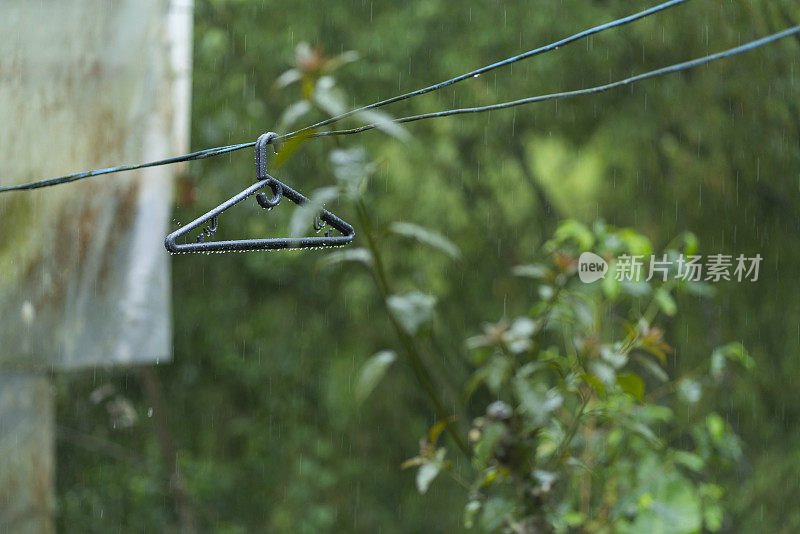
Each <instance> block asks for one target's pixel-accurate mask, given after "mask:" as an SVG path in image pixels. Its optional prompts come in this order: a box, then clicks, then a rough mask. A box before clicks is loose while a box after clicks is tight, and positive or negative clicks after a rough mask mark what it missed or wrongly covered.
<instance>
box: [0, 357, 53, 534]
mask: <svg viewBox="0 0 800 534" xmlns="http://www.w3.org/2000/svg"><path fill="white" fill-rule="evenodd" d="M0 406H2V407H3V409H2V410H0V532H15V533H20V534H27V533H31V534H33V533H36V534H41V533H47V532H53V531H54V528H53V522H52V519H51V516H52V512H53V511H54V508H55V502H54V498H53V482H54V477H55V474H54V473H55V472H54V465H53V451H54V448H55V444H54V438H53V436H54V432H53V429H54V426H55V416H54V413H53V412H54V408H53V392H52V389H51V386H50V380H49V378H48V377H47V376H39V375H37V374H33V373H26V372H21V371H0Z"/></svg>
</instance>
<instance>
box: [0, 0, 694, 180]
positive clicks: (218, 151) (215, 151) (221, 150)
mask: <svg viewBox="0 0 800 534" xmlns="http://www.w3.org/2000/svg"><path fill="white" fill-rule="evenodd" d="M684 2H686V0H670V1H668V2H664V3H662V4H659V5H657V6H653V7H651V8H649V9H645V10H644V11H640V12H638V13H634V14H633V15H629V16H627V17H623V18H620V19H616V20H613V21H611V22H607V23H605V24H601V25H600V26H595V27H594V28H590V29H588V30H584V31H582V32H579V33H576V34H574V35H571V36H569V37H566V38H564V39H561V40H559V41H556V42H553V43H550V44H548V45H545V46H541V47H539V48H535V49H533V50H529V51H527V52H525V53H523V54H519V55H517V56H513V57H510V58H507V59H504V60H502V61H498V62H496V63H492V64H491V65H487V66H485V67H481V68H479V69H476V70H473V71H471V72H468V73H465V74H461V75H459V76H456V77H455V78H451V79H449V80H445V81H443V82H440V83H437V84H435V85H431V86H428V87H425V88H423V89H418V90H416V91H412V92H410V93H405V94H402V95H398V96H395V97H392V98H388V99H386V100H381V101H379V102H375V103H373V104H369V105H367V106H363V107H360V108H357V109H353V110H351V111H348V112H346V113H342V114H341V115H337V116H335V117H331V118H329V119H326V120H324V121H321V122H318V123H316V124H312V125H309V126H306V127H304V128H301V129H299V130H296V131H294V132H290V133H288V134H283V135H281V136H279V137H277V138H275V140H274V141H281V140H285V139H289V138H292V137H295V136H297V135H300V134H302V133H305V132H307V131H309V130H312V129H315V128H319V127H321V126H325V125H328V124H332V123H334V122H337V121H339V120H341V119H344V118H345V117H349V116H351V115H354V114H356V113H359V112H362V111H366V110H369V109H375V108H378V107H382V106H386V105H388V104H392V103H394V102H399V101H401V100H406V99H409V98H412V97H415V96H419V95H423V94H426V93H430V92H432V91H437V90H439V89H442V88H444V87H447V86H449V85H453V84H455V83H458V82H460V81H463V80H466V79H469V78H472V77H474V76H477V75H480V74H483V73H485V72H489V71H491V70H494V69H498V68H500V67H503V66H506V65H510V64H512V63H515V62H517V61H521V60H523V59H527V58H530V57H533V56H536V55H539V54H543V53H545V52H550V51H552V50H556V49H557V48H559V47H561V46H564V45H566V44H569V43H572V42H575V41H578V40H580V39H583V38H585V37H588V36H590V35H594V34H597V33H600V32H602V31H605V30H608V29H611V28H616V27H618V26H623V25H625V24H628V23H631V22H634V21H636V20H639V19H642V18H645V17H647V16H650V15H653V14H655V13H658V12H659V11H663V10H665V9H668V8H670V7H673V6H676V5H678V4H682V3H684ZM417 120H419V119H417ZM407 122H410V121H407ZM320 133H322V132H315V134H313V135H311V136H310V137H320ZM324 133H326V134H328V132H324ZM348 133H349V132H348ZM253 146H255V141H252V142H248V143H239V144H235V145H228V146H221V147H214V148H207V149H204V150H198V151H196V152H191V153H189V154H184V155H182V156H173V157H171V158H166V159H161V160H157V161H149V162H147V163H137V164H133V165H119V166H116V167H108V168H105V169H95V170H92V171H84V172H78V173H75V174H68V175H65V176H59V177H56V178H46V179H44V180H38V181H35V182H29V183H25V184H19V185H11V186H4V187H3V186H0V193H5V192H9V191H26V190H31V189H40V188H42V187H50V186H54V185H59V184H66V183H70V182H75V181H77V180H83V179H86V178H92V177H94V176H101V175H104V174H112V173H118V172H124V171H133V170H137V169H146V168H148V167H158V166H161V165H170V164H173V163H181V162H185V161H193V160H198V159H204V158H210V157H212V156H219V155H222V154H227V153H229V152H234V151H236V150H242V149H244V148H250V147H253Z"/></svg>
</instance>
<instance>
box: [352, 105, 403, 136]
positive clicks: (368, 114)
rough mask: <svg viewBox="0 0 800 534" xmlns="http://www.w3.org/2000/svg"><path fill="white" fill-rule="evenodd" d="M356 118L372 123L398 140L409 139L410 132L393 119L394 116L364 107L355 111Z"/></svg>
mask: <svg viewBox="0 0 800 534" xmlns="http://www.w3.org/2000/svg"><path fill="white" fill-rule="evenodd" d="M355 116H356V118H357V119H358V120H360V121H361V122H363V123H364V124H374V125H375V127H376V128H377V129H378V130H380V131H382V132H383V133H385V134H387V135H389V136H391V137H394V138H395V139H397V140H398V141H409V140H411V134H409V133H408V130H406V129H405V128H403V126H402V125H401V124H399V123H397V122H395V121H394V118H393V117H392V116H391V115H389V114H388V113H385V112H383V111H376V110H374V109H366V110H364V111H359V112H358V113H356V115H355Z"/></svg>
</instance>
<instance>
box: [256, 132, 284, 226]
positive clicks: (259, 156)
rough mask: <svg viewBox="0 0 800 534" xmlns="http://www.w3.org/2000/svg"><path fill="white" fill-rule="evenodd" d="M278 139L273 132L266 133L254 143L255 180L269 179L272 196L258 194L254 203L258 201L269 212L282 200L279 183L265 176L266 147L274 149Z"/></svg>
mask: <svg viewBox="0 0 800 534" xmlns="http://www.w3.org/2000/svg"><path fill="white" fill-rule="evenodd" d="M277 138H278V134H276V133H275V132H267V133H264V134H261V135H260V136H259V137H258V140H257V141H256V145H255V146H256V149H255V151H256V179H257V180H258V181H261V180H266V179H268V178H269V179H271V181H270V182H269V187H270V188H271V189H272V193H273V196H272V198H267V195H266V194H265V193H258V194H257V195H256V201H258V203H259V205H261V207H262V208H264V209H267V210H271V209H272V208H274V207H275V206H277V205H278V204H279V203H280V201H281V199H282V198H283V187H281V184H280V182H278V181H277V180H275V179H273V178H272V177H271V176H270V175H269V174H267V145H272V148H273V150H274V149H275V145H274V143H273V142H274V141H275V139H277Z"/></svg>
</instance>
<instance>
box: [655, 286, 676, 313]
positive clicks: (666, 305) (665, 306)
mask: <svg viewBox="0 0 800 534" xmlns="http://www.w3.org/2000/svg"><path fill="white" fill-rule="evenodd" d="M653 299H655V301H656V304H658V307H659V308H661V311H663V312H664V313H665V314H667V315H668V316H670V317H672V316H673V315H675V312H677V311H678V306H677V304H675V299H673V298H672V295H670V293H669V291H667V290H666V289H664V288H663V287H659V288H658V289H656V292H655V294H654V295H653Z"/></svg>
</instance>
